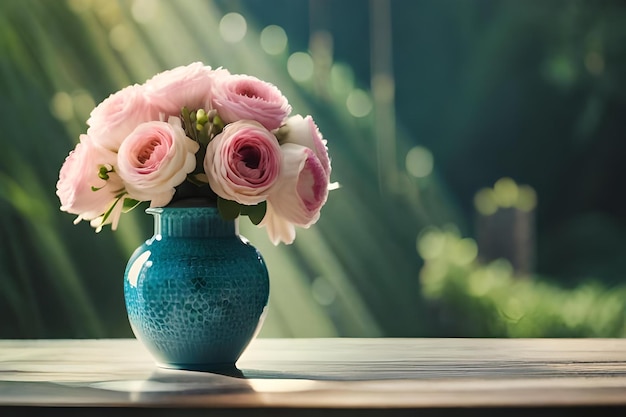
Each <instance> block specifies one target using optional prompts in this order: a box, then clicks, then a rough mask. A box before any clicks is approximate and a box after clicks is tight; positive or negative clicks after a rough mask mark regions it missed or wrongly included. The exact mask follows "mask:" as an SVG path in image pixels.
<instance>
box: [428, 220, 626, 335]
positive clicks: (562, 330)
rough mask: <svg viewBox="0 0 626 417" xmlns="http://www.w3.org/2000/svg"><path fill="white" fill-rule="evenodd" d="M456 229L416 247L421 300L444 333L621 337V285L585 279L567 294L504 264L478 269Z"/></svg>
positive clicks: (625, 299) (471, 248)
mask: <svg viewBox="0 0 626 417" xmlns="http://www.w3.org/2000/svg"><path fill="white" fill-rule="evenodd" d="M475 247H476V245H475V243H474V242H473V240H471V239H467V238H465V239H463V238H461V237H460V235H459V232H458V230H456V229H455V228H448V229H443V230H440V229H427V230H426V231H425V232H424V233H423V234H422V235H421V237H420V240H419V241H418V248H419V249H420V253H421V254H422V256H424V258H425V260H426V261H425V264H424V267H423V268H422V271H421V273H420V281H421V284H422V290H423V292H424V295H425V296H426V297H427V298H428V299H429V300H431V302H432V303H433V307H434V308H435V310H436V311H438V313H439V314H445V315H446V317H447V319H446V322H445V323H444V328H443V329H442V330H441V332H442V333H446V334H448V335H454V336H467V337H625V336H626V286H618V287H613V288H608V287H606V286H605V285H603V284H600V283H598V282H594V281H593V280H587V281H586V282H585V283H583V284H580V285H578V286H576V287H574V288H571V289H564V288H562V287H560V286H558V285H555V284H553V283H549V282H546V281H545V280H543V279H542V277H539V276H518V275H516V274H515V273H514V271H513V269H512V268H511V265H510V264H509V263H508V262H507V261H506V260H503V259H500V260H496V261H493V262H490V263H488V264H483V263H481V262H480V261H479V260H477V258H476V254H477V252H476V250H475Z"/></svg>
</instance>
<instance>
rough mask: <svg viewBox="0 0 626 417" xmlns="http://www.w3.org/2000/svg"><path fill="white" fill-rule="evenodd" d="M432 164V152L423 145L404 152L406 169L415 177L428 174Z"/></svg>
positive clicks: (431, 169) (422, 176)
mask: <svg viewBox="0 0 626 417" xmlns="http://www.w3.org/2000/svg"><path fill="white" fill-rule="evenodd" d="M433 164H434V161H433V154H432V153H431V152H430V151H429V150H428V149H426V148H425V147H423V146H415V147H414V148H411V150H409V152H407V154H406V170H407V171H408V172H409V174H411V175H413V176H414V177H416V178H424V177H427V176H429V175H430V174H431V172H432V171H433Z"/></svg>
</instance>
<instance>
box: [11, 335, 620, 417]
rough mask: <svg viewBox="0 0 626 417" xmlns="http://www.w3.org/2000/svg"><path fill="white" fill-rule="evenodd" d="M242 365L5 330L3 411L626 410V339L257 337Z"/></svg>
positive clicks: (116, 342) (128, 344)
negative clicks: (179, 364)
mask: <svg viewBox="0 0 626 417" xmlns="http://www.w3.org/2000/svg"><path fill="white" fill-rule="evenodd" d="M237 365H238V368H239V370H240V371H241V374H240V375H235V376H228V375H220V374H211V373H202V372H184V371H172V370H165V369H160V368H157V367H156V366H155V365H154V363H153V362H152V359H151V357H150V356H149V355H148V353H147V352H146V351H145V350H144V349H143V347H142V346H141V345H140V344H139V343H138V342H137V341H136V340H127V339H109V340H29V341H18V340H4V341H0V416H2V417H5V416H10V415H32V414H33V413H34V412H39V414H40V415H45V416H57V415H58V416H74V415H76V416H78V415H80V416H88V415H108V416H115V417H117V416H118V415H122V414H123V415H146V416H148V415H149V416H151V417H154V416H165V415H172V416H187V415H190V416H239V415H244V416H286V415H294V416H313V415H316V416H317V415H319V416H324V417H327V416H335V415H337V416H339V415H358V416H370V415H381V416H394V415H417V414H419V415H420V416H424V415H428V416H430V415H475V416H479V415H480V416H484V415H485V414H493V415H521V414H527V413H528V414H532V415H533V416H536V415H550V416H552V415H556V414H560V413H563V414H570V412H571V411H572V409H578V410H579V411H584V412H596V411H598V412H602V413H603V414H602V416H605V415H607V413H608V414H614V415H622V416H626V339H624V340H622V339H257V340H256V341H254V342H253V343H252V344H251V345H250V347H249V348H248V350H247V351H246V352H245V353H244V355H243V356H242V358H241V359H240V361H239V362H238V364H237ZM113 413H114V414H113Z"/></svg>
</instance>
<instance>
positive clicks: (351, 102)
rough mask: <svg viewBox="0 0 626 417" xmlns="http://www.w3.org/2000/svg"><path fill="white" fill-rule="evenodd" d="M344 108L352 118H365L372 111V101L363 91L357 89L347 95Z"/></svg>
mask: <svg viewBox="0 0 626 417" xmlns="http://www.w3.org/2000/svg"><path fill="white" fill-rule="evenodd" d="M346 107H347V108H348V111H349V112H350V114H351V115H353V116H354V117H365V116H367V115H368V114H370V112H371V111H372V107H373V105H372V99H371V98H370V96H369V94H367V93H366V92H365V91H363V90H361V89H360V88H357V89H354V90H352V92H350V94H349V95H348V98H347V99H346Z"/></svg>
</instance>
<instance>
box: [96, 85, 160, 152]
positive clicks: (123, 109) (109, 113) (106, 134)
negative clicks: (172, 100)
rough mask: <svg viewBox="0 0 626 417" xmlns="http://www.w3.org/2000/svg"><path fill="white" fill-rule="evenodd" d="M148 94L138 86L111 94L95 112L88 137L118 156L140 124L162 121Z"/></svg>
mask: <svg viewBox="0 0 626 417" xmlns="http://www.w3.org/2000/svg"><path fill="white" fill-rule="evenodd" d="M144 93H145V90H144V88H143V86H140V85H137V84H135V85H131V86H128V87H126V88H123V89H122V90H119V91H118V92H116V93H114V94H111V95H110V96H109V97H108V98H106V99H105V100H103V101H102V102H101V103H100V104H98V106H96V108H94V109H93V110H92V111H91V115H90V117H89V119H88V120H87V124H88V125H89V129H88V130H87V134H88V135H89V136H91V137H92V138H93V140H94V142H96V143H97V144H98V145H99V146H101V147H103V148H106V149H109V150H111V151H113V152H117V150H118V149H119V147H120V145H121V144H122V142H123V141H124V139H125V138H126V136H128V135H129V134H130V132H132V131H133V129H135V127H136V126H137V125H138V124H139V123H143V122H147V121H150V120H158V111H157V109H155V108H154V107H153V106H152V105H151V104H150V102H149V101H148V99H147V98H146V96H145V94H144Z"/></svg>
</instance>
